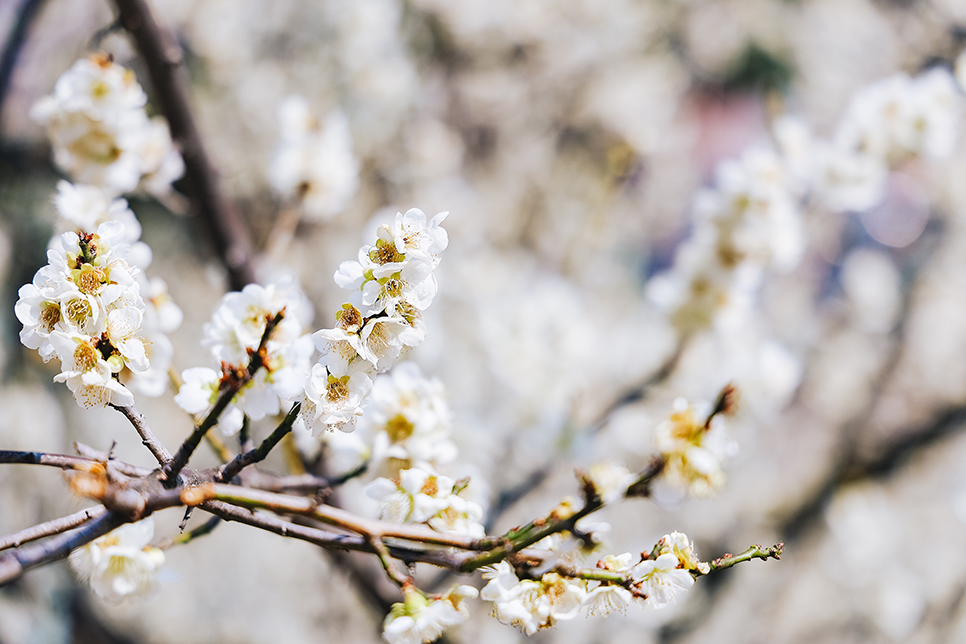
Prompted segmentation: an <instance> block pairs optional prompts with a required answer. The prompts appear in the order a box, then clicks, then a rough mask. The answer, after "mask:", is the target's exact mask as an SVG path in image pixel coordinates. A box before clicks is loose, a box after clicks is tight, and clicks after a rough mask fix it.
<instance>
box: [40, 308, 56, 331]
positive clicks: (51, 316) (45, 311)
mask: <svg viewBox="0 0 966 644" xmlns="http://www.w3.org/2000/svg"><path fill="white" fill-rule="evenodd" d="M58 322H60V307H59V306H57V305H56V304H54V303H53V302H44V303H43V304H41V305H40V325H41V326H42V327H43V329H44V331H46V332H47V333H50V332H51V331H53V330H54V326H55V325H56V324H57V323H58Z"/></svg>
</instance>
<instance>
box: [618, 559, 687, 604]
mask: <svg viewBox="0 0 966 644" xmlns="http://www.w3.org/2000/svg"><path fill="white" fill-rule="evenodd" d="M679 565H680V561H679V560H678V558H677V556H676V555H674V554H672V553H667V554H663V555H661V556H659V557H658V558H657V559H646V560H644V561H642V562H641V563H639V564H637V565H636V566H634V568H633V569H632V570H631V576H632V578H633V580H634V584H635V586H636V587H637V588H638V589H639V591H640V592H642V593H644V594H645V595H647V600H646V601H645V604H646V605H648V606H651V607H652V608H664V607H665V606H667V605H668V604H669V603H671V602H673V601H674V600H675V599H676V597H677V594H678V591H682V590H684V591H686V590H687V589H688V588H690V587H691V586H692V585H694V577H692V576H691V573H689V572H688V571H687V570H684V569H683V568H679V567H678V566H679Z"/></svg>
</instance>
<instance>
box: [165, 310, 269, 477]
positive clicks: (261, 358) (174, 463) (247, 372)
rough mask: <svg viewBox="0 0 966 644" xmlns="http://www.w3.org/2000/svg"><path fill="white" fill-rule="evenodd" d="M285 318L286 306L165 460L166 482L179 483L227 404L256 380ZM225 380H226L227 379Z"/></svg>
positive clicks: (267, 322) (266, 324) (267, 325)
mask: <svg viewBox="0 0 966 644" xmlns="http://www.w3.org/2000/svg"><path fill="white" fill-rule="evenodd" d="M284 317H285V309H282V310H281V311H279V312H278V313H276V314H275V316H274V317H271V318H268V319H267V320H266V322H265V331H264V332H262V338H261V340H260V341H259V343H258V349H256V350H255V351H254V352H252V353H251V358H250V359H249V361H248V368H247V369H242V370H239V371H240V373H235V374H232V377H231V378H230V379H229V380H228V381H227V384H224V385H223V386H225V389H224V391H222V392H221V394H220V395H219V396H218V400H217V401H216V402H215V406H214V407H212V409H211V411H210V412H208V415H207V416H205V419H204V420H203V421H202V422H201V424H200V425H198V426H197V427H195V430H194V431H193V432H192V433H191V435H190V436H189V437H188V438H187V439H186V440H185V442H184V443H182V444H181V447H179V448H178V453H177V454H175V455H174V458H172V459H171V460H170V461H168V462H167V463H165V465H164V467H163V468H161V478H162V480H164V481H165V482H166V484H167V485H168V486H169V487H171V486H174V485H177V480H178V474H179V473H180V472H181V470H182V469H183V468H184V466H185V465H187V464H188V459H190V458H191V455H192V454H193V453H194V451H195V449H197V448H198V444H199V443H200V442H201V439H202V438H203V437H204V435H205V434H207V433H208V430H209V429H211V428H212V427H214V426H215V425H216V424H217V423H218V417H219V416H221V412H223V411H224V410H225V407H227V406H228V404H229V403H230V402H231V401H232V398H234V397H235V394H237V393H238V392H239V391H240V390H241V388H242V387H244V386H245V385H246V384H247V383H248V381H250V380H251V379H252V376H254V375H255V372H257V371H258V370H259V369H260V368H262V367H263V366H265V360H266V358H267V354H266V351H267V349H266V347H267V345H268V340H269V338H271V337H272V333H273V332H274V331H275V327H277V326H278V324H279V322H281V321H282V318H284ZM223 383H225V380H224V379H223Z"/></svg>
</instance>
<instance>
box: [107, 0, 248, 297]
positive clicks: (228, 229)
mask: <svg viewBox="0 0 966 644" xmlns="http://www.w3.org/2000/svg"><path fill="white" fill-rule="evenodd" d="M114 5H115V6H116V7H117V11H118V20H119V22H120V23H121V25H122V26H123V27H124V28H125V29H126V30H127V31H128V33H130V34H131V37H132V38H133V39H134V43H135V45H136V46H137V48H138V51H140V53H141V56H142V57H143V58H144V62H145V64H146V66H147V69H148V74H149V75H150V77H151V84H152V86H153V87H154V94H155V100H156V101H157V103H158V107H159V108H160V109H161V112H162V114H164V116H165V117H166V118H167V119H168V125H169V126H170V127H171V136H172V138H173V139H174V141H175V143H176V144H177V145H178V147H179V148H180V150H181V155H182V157H183V158H184V164H185V179H186V180H187V182H188V188H189V192H190V193H191V194H190V195H189V196H190V197H191V200H192V205H193V209H194V211H195V214H196V215H197V216H198V217H199V218H200V221H201V223H202V226H203V228H204V229H205V231H206V232H207V234H208V237H209V238H210V240H211V243H212V244H213V246H214V248H215V251H216V253H217V254H218V258H219V259H220V260H221V262H222V263H223V264H224V266H225V268H226V269H227V271H228V282H229V287H230V289H231V290H241V288H242V287H243V286H245V285H246V284H250V283H252V282H254V281H255V273H254V269H253V267H252V263H251V261H252V249H253V246H252V240H251V234H250V232H249V230H248V227H247V225H246V224H245V222H244V221H243V220H242V219H241V217H240V216H239V214H238V211H237V210H236V209H235V207H234V205H233V204H232V203H231V201H230V200H228V199H227V198H226V197H225V195H224V194H223V193H222V192H221V190H220V188H219V181H218V173H217V172H216V170H215V168H214V166H213V165H212V163H211V161H210V159H209V157H208V153H207V152H206V150H205V146H204V142H203V141H202V138H201V132H200V131H199V129H198V125H197V122H196V121H195V117H194V114H193V112H192V110H191V106H190V101H189V95H188V77H187V72H186V70H185V67H184V56H183V53H182V51H181V48H180V47H179V46H178V44H177V43H176V42H175V39H174V38H173V36H172V35H171V33H170V32H169V31H168V30H167V29H165V28H163V27H162V26H161V25H159V24H158V22H157V21H156V20H155V19H154V15H153V14H152V12H151V9H150V7H149V5H148V1H147V0H114Z"/></svg>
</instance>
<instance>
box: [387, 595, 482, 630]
mask: <svg viewBox="0 0 966 644" xmlns="http://www.w3.org/2000/svg"><path fill="white" fill-rule="evenodd" d="M478 594H479V593H478V592H477V590H476V589H475V588H473V587H472V586H454V587H453V588H452V589H450V591H449V592H448V593H446V594H445V595H441V596H439V595H438V596H434V597H426V596H425V595H423V594H422V593H421V592H419V591H418V590H416V589H412V588H410V589H408V590H406V591H404V595H405V597H404V602H403V603H397V604H393V605H392V610H391V611H390V613H389V615H387V616H386V620H385V622H383V637H384V638H385V639H386V641H387V642H389V643H390V644H420V643H426V642H432V641H435V640H436V638H438V637H439V636H440V635H442V634H443V631H444V630H445V629H446V628H447V627H449V626H455V625H456V624H461V623H463V622H465V621H466V618H467V617H469V611H467V609H466V605H465V604H464V603H463V600H465V599H472V598H474V597H476V596H477V595H478Z"/></svg>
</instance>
